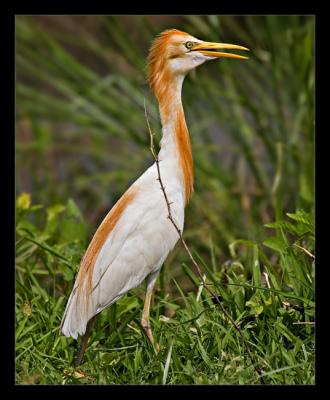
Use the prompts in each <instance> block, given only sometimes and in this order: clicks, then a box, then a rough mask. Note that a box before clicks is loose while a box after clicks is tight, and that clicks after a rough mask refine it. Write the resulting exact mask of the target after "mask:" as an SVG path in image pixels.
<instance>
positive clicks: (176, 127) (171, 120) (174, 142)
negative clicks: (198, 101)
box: [157, 77, 194, 204]
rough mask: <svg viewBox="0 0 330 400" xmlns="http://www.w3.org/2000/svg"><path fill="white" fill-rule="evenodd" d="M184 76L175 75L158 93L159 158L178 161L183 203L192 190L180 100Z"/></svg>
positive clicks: (188, 147) (191, 168)
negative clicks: (160, 124) (160, 137)
mask: <svg viewBox="0 0 330 400" xmlns="http://www.w3.org/2000/svg"><path fill="white" fill-rule="evenodd" d="M183 79H184V77H177V78H176V79H173V80H172V81H171V83H170V84H169V85H168V86H166V87H165V88H164V87H163V90H162V93H160V94H159V93H158V95H157V99H158V102H159V111H160V116H161V122H162V132H163V137H162V140H161V143H160V152H159V158H160V160H163V159H169V158H172V159H174V160H176V161H178V168H179V173H180V178H181V182H182V185H183V193H184V196H185V204H187V203H188V201H189V199H190V197H191V194H192V192H193V185H194V167H193V158H192V150H191V144H190V136H189V131H188V128H187V124H186V120H185V116H184V111H183V107H182V100H181V90H182V83H183Z"/></svg>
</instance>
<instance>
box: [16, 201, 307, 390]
mask: <svg viewBox="0 0 330 400" xmlns="http://www.w3.org/2000/svg"><path fill="white" fill-rule="evenodd" d="M27 198H28V196H27V195H26V194H25V193H23V194H21V195H20V196H19V197H18V199H17V215H18V218H17V232H18V234H17V236H18V239H17V258H16V264H17V294H16V318H17V332H16V352H17V358H16V364H17V382H18V383H57V384H58V383H159V384H161V383H166V384H177V383H212V384H223V383H225V384H228V383H235V384H236V383H249V384H251V383H260V380H259V379H260V378H259V377H258V376H257V375H256V372H255V370H254V368H253V366H252V365H251V363H250V360H249V358H248V357H247V354H246V350H245V348H244V346H243V344H242V342H241V339H240V337H239V336H238V335H237V332H236V331H235V329H234V328H233V326H232V325H231V324H230V322H229V321H228V320H227V319H226V318H225V316H224V315H223V314H222V313H221V311H220V310H219V309H218V308H217V306H216V305H215V304H213V302H212V299H210V297H209V295H208V293H205V291H202V293H201V296H200V298H198V296H196V293H195V292H194V291H190V292H186V293H185V292H184V291H183V290H182V288H181V287H180V286H179V284H178V283H177V281H176V280H175V279H174V278H173V279H172V284H173V285H176V286H177V289H178V292H179V293H180V296H179V298H176V299H173V298H171V297H170V296H169V295H168V294H167V295H164V287H160V288H158V290H157V291H156V299H155V302H154V307H153V311H152V321H151V322H152V326H153V329H154V334H155V336H156V337H157V338H158V341H159V343H160V346H161V352H160V353H159V354H157V353H156V352H155V351H154V349H153V348H152V347H151V346H150V345H149V343H148V342H147V340H146V338H145V336H144V334H143V332H142V329H141V327H140V325H139V318H140V313H141V309H142V306H143V299H142V297H143V296H141V295H142V288H139V289H136V290H135V291H133V292H132V293H130V294H128V295H126V296H125V297H124V298H123V299H121V300H120V301H118V302H117V303H116V304H115V305H114V306H112V307H110V309H108V310H106V311H104V312H103V313H101V314H100V315H101V316H100V317H99V320H98V323H97V326H96V329H95V330H94V333H93V335H92V339H91V344H90V346H89V348H88V350H87V352H86V359H87V361H88V362H86V363H85V364H83V365H82V367H81V368H78V369H77V370H75V369H74V368H72V367H71V366H70V365H71V364H72V361H73V359H74V356H75V352H76V347H77V346H76V344H75V341H74V340H72V339H67V338H65V337H63V336H60V334H59V325H60V321H61V318H62V315H63V309H64V305H65V304H64V303H65V298H67V296H68V294H69V292H70V290H71V282H72V279H73V273H74V272H76V271H77V266H78V263H79V259H80V258H81V255H82V252H83V249H84V245H83V244H84V239H85V238H86V233H85V232H86V231H85V226H84V223H83V221H82V219H81V216H80V213H79V212H78V209H77V207H76V205H75V203H74V202H73V201H72V200H69V201H68V203H67V204H66V205H63V204H57V205H54V206H51V207H49V208H47V209H46V210H44V209H43V208H42V207H39V206H37V205H33V206H31V204H30V201H28V202H26V199H27ZM35 212H39V213H43V214H44V225H43V227H42V229H40V228H37V227H36V226H35V225H33V224H32V223H31V222H30V221H29V218H28V217H29V215H30V214H33V213H35ZM302 215H303V217H302ZM291 218H293V220H294V221H295V222H294V224H293V225H292V227H291V226H290V225H288V226H289V228H288V227H287V226H286V225H285V222H286V221H277V222H276V223H275V224H273V225H274V226H276V229H277V227H278V226H279V227H280V228H278V229H279V230H280V234H281V236H280V238H281V239H280V240H282V241H280V242H279V243H280V244H281V245H278V243H277V241H275V238H278V236H273V237H272V238H273V241H271V240H270V238H268V239H267V241H265V244H266V245H267V246H270V247H271V248H272V249H274V253H272V254H271V257H268V256H267V255H266V254H265V247H264V246H263V245H258V244H255V243H253V242H252V241H248V240H244V241H243V240H237V241H235V242H233V243H231V246H230V249H231V253H232V257H233V258H232V260H230V261H228V262H226V263H225V264H223V265H221V266H219V265H218V264H217V263H212V264H211V265H207V264H205V263H204V260H203V259H202V258H200V261H201V262H202V263H203V264H204V268H205V271H206V274H207V278H208V282H209V284H213V285H214V287H215V288H216V290H217V291H218V293H219V294H220V296H221V298H222V301H223V304H224V305H225V307H226V308H227V309H228V311H229V312H230V313H231V315H232V316H233V318H234V319H235V321H236V323H238V324H239V326H240V327H241V329H242V331H243V333H244V335H245V337H246V339H247V340H248V342H249V344H250V346H251V348H252V349H253V352H254V355H255V359H256V360H257V363H258V366H259V367H260V368H262V370H263V371H264V372H263V378H264V379H265V383H276V384H279V383H280V384H284V383H300V384H303V383H304V384H311V383H314V336H313V329H314V291H313V287H314V260H313V258H312V257H313V254H312V252H313V251H314V242H313V237H314V236H313V229H312V226H310V225H309V224H312V223H313V219H312V218H311V216H310V215H308V214H306V213H303V214H302V213H301V212H297V213H295V214H292V215H291ZM306 225H307V226H310V227H309V228H308V230H306ZM293 232H294V233H293ZM295 232H300V234H297V233H295ZM297 242H299V243H300V247H296V246H295V244H296V243H297ZM274 243H276V245H274ZM241 250H244V251H243V253H245V254H243V253H242V254H241V255H239V254H238V253H240V252H241ZM210 252H211V253H212V247H211V248H210ZM211 255H212V254H211ZM271 259H272V261H271ZM182 271H183V273H184V274H185V275H186V277H187V278H188V279H190V280H191V281H192V282H193V283H194V285H195V286H198V284H199V282H198V279H197V278H196V276H195V275H194V274H193V273H192V271H191V267H190V266H187V265H185V264H184V265H183V268H182ZM180 303H181V306H180V305H179V304H180ZM166 315H168V316H166Z"/></svg>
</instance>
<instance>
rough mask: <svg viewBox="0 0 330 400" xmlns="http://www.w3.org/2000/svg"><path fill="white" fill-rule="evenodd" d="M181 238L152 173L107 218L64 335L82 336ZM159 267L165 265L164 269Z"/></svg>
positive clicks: (78, 282)
mask: <svg viewBox="0 0 330 400" xmlns="http://www.w3.org/2000/svg"><path fill="white" fill-rule="evenodd" d="M177 239H178V236H177V233H176V232H175V230H174V229H173V226H171V224H170V222H169V221H168V219H167V214H166V207H165V202H164V198H162V193H161V191H160V189H159V184H158V182H157V181H156V170H155V168H152V167H151V168H149V170H147V171H146V172H145V174H144V175H142V177H140V178H139V179H138V180H137V181H136V182H135V183H134V184H133V185H132V186H131V187H130V188H129V189H128V191H127V192H126V193H124V195H123V196H122V197H121V198H120V199H119V200H118V202H117V203H116V204H115V206H114V207H113V208H112V209H111V211H110V212H109V213H108V215H107V216H106V217H105V219H104V220H103V222H102V223H101V225H100V226H99V228H98V229H97V231H96V233H95V235H94V237H93V239H92V241H91V243H90V245H89V246H88V249H87V251H86V253H85V255H84V257H83V260H82V263H81V266H80V270H79V273H78V275H77V279H76V282H75V285H74V288H73V291H72V293H71V296H70V298H69V301H68V304H67V307H66V310H65V313H64V317H63V321H62V325H61V330H62V332H63V333H64V334H65V335H66V336H73V337H75V338H76V337H77V335H78V334H83V333H84V332H85V328H86V324H87V322H88V320H89V319H90V318H91V317H92V316H93V315H95V314H97V313H98V312H100V311H101V310H102V309H104V308H105V307H106V306H108V305H110V304H112V303H113V302H115V301H116V300H117V299H118V298H119V297H121V296H122V295H123V294H124V293H126V292H127V291H128V290H130V289H132V288H133V287H136V286H137V285H138V284H140V283H141V282H142V281H143V279H145V277H146V276H147V275H148V274H149V273H151V272H153V270H154V269H155V268H158V267H160V265H161V264H162V262H163V261H164V259H165V258H166V256H167V254H168V252H169V251H170V250H171V248H173V246H174V245H175V243H176V241H177ZM159 264H160V265H159Z"/></svg>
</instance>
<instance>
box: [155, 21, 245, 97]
mask: <svg viewBox="0 0 330 400" xmlns="http://www.w3.org/2000/svg"><path fill="white" fill-rule="evenodd" d="M223 50H248V49H247V48H246V47H243V46H237V45H234V44H226V43H212V42H204V41H202V40H199V39H197V38H195V37H194V36H191V35H189V34H188V33H186V32H182V31H179V30H177V29H169V30H166V31H164V32H162V33H161V34H160V35H159V36H158V37H157V38H156V39H155V40H154V42H153V44H152V46H151V48H150V52H149V57H148V70H149V71H148V72H149V84H150V86H151V88H152V89H153V90H154V92H155V94H156V96H157V97H159V96H158V94H159V93H161V92H162V91H163V90H164V89H165V88H166V86H168V85H169V84H170V82H171V81H173V80H175V77H184V76H185V75H187V73H188V72H190V71H191V70H192V69H194V68H196V67H198V66H199V65H201V64H203V63H204V62H205V61H208V60H215V59H217V58H238V59H247V57H245V56H241V55H237V54H232V53H227V52H224V51H223Z"/></svg>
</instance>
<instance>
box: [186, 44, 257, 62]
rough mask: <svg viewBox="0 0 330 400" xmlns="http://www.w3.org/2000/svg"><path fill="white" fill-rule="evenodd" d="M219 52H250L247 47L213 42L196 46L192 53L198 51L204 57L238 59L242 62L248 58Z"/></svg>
mask: <svg viewBox="0 0 330 400" xmlns="http://www.w3.org/2000/svg"><path fill="white" fill-rule="evenodd" d="M218 50H246V51H249V49H248V48H247V47H243V46H238V45H236V44H228V43H213V42H202V43H198V44H197V45H195V46H194V47H193V48H192V49H191V51H198V52H199V53H202V54H203V55H204V56H208V57H217V58H220V57H224V58H238V59H241V60H246V59H248V57H245V56H241V55H239V54H232V53H226V52H223V51H218Z"/></svg>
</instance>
